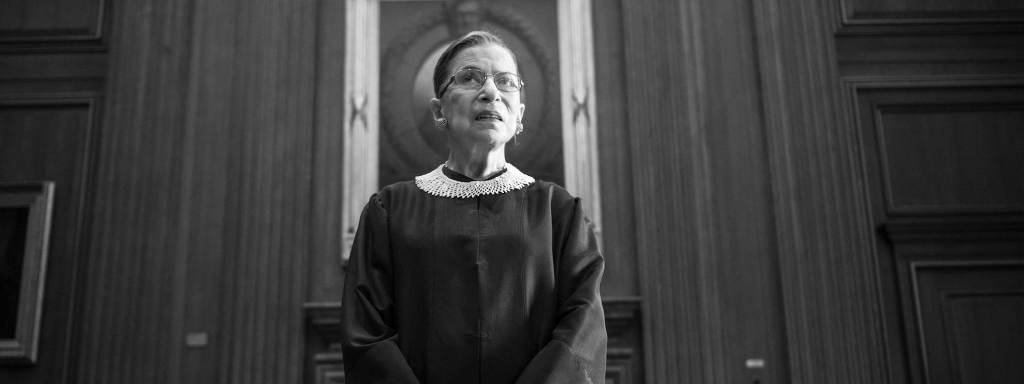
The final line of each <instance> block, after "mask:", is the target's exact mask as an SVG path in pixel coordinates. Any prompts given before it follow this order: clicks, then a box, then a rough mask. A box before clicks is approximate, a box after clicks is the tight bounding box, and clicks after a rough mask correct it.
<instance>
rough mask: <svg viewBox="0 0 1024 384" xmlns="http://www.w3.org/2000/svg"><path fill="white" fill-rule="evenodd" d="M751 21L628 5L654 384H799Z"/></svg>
mask: <svg viewBox="0 0 1024 384" xmlns="http://www.w3.org/2000/svg"><path fill="white" fill-rule="evenodd" d="M753 13H754V6H753V5H752V4H751V3H750V2H745V1H724V2H721V1H720V2H687V1H651V2H645V3H643V4H635V3H630V4H629V5H626V4H625V3H624V4H623V30H624V33H623V44H624V46H625V49H624V51H623V54H624V56H625V57H627V58H631V59H633V60H630V61H628V64H629V65H628V66H627V67H626V71H627V72H626V81H625V84H626V87H625V99H626V105H627V111H628V124H627V127H628V128H627V129H628V130H629V139H628V141H629V143H630V164H631V167H632V168H631V171H632V177H633V185H634V190H633V201H634V212H635V213H634V214H635V215H636V227H637V232H636V233H637V237H636V244H637V248H638V250H637V257H638V267H639V274H640V276H639V279H640V292H641V295H642V296H643V297H644V304H645V306H644V315H645V317H644V319H645V320H644V330H645V333H646V334H645V335H646V338H645V342H646V343H647V344H645V346H646V353H645V357H646V358H648V359H647V364H648V365H647V376H646V378H647V379H648V380H649V381H651V382H655V383H662V382H664V383H668V382H755V381H761V382H787V381H788V379H787V377H788V370H789V368H788V365H789V363H788V361H789V357H788V356H787V352H786V351H785V348H783V343H784V337H785V336H784V335H783V333H782V332H781V330H782V329H783V326H782V307H781V304H782V298H781V293H780V284H781V282H780V280H779V275H778V274H777V271H778V270H777V269H776V267H777V263H778V257H779V255H778V253H776V252H777V251H776V248H775V239H774V232H773V231H774V225H775V224H774V220H773V217H772V213H771V210H772V208H771V193H772V192H771V190H770V188H771V180H769V178H768V175H769V169H768V152H767V150H768V148H767V146H766V145H767V144H766V140H767V131H766V129H767V125H766V121H765V119H766V116H765V115H764V110H763V108H762V106H763V105H762V103H763V102H764V100H763V99H762V96H761V95H760V92H759V89H760V87H761V84H760V74H759V73H760V62H759V59H760V58H759V56H758V49H759V47H758V46H757V42H758V41H759V37H756V36H755V28H756V25H755V24H754V19H753V17H752V16H753ZM712 20H713V21H712ZM737 111H742V112H737ZM748 361H750V362H751V368H747V365H746V364H747V362H748ZM762 363H763V364H762Z"/></svg>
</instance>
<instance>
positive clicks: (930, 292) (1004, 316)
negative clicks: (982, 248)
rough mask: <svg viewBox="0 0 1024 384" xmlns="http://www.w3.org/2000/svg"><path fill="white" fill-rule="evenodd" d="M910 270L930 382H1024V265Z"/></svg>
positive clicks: (928, 265)
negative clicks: (1022, 323) (1023, 360)
mask: <svg viewBox="0 0 1024 384" xmlns="http://www.w3.org/2000/svg"><path fill="white" fill-rule="evenodd" d="M910 268H911V277H912V279H913V282H914V285H913V289H914V293H915V297H914V299H915V300H914V302H915V304H916V306H917V308H918V311H917V314H916V315H917V316H916V319H917V327H916V328H917V329H916V331H917V333H918V334H919V335H920V336H921V341H920V343H921V351H922V356H921V358H922V360H924V361H925V362H926V365H925V366H926V367H927V372H926V380H927V382H928V383H934V384H946V383H1015V382H1021V381H1024V369H1022V368H1021V367H1020V361H1019V359H1018V357H1019V356H1024V332H1021V330H1020V320H1021V319H1022V318H1024V262H1018V263H1015V264H1005V263H1004V264H996V263H983V262H978V261H972V262H961V263H949V262H946V263H942V262H938V263H936V262H915V263H912V264H911V266H910Z"/></svg>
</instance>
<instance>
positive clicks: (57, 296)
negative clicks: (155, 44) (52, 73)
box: [0, 93, 98, 384]
mask: <svg viewBox="0 0 1024 384" xmlns="http://www.w3.org/2000/svg"><path fill="white" fill-rule="evenodd" d="M97 97H98V96H97V95H96V94H92V93H50V94H45V93H32V94H10V93H8V94H4V95H3V96H0V181H52V182H54V185H55V191H54V207H53V218H52V220H53V222H52V226H51V228H50V240H49V251H48V260H47V266H48V268H47V270H46V272H45V276H44V278H45V280H46V286H45V288H44V289H43V294H44V296H43V301H42V318H41V326H40V328H39V335H38V337H39V350H38V356H37V359H36V361H35V363H34V365H33V366H30V367H4V368H2V369H0V379H2V380H3V381H5V382H6V381H10V382H18V383H27V384H28V383H55V382H56V383H59V382H64V380H66V378H67V377H68V375H70V372H71V371H70V366H71V365H72V364H71V363H72V358H73V356H74V351H73V350H71V349H70V346H71V345H73V342H74V339H73V337H74V333H73V329H74V328H73V327H74V326H75V321H76V320H77V319H76V315H77V311H76V309H75V308H76V305H77V303H76V300H75V298H76V297H77V295H78V294H79V292H77V291H76V287H77V282H78V281H79V279H80V275H79V274H80V271H79V266H80V265H81V264H82V263H83V262H84V260H85V258H86V255H85V253H84V252H83V251H82V247H83V245H84V244H86V242H85V241H84V239H83V238H82V232H83V231H85V230H86V228H83V221H84V220H85V219H86V218H87V217H88V216H87V207H88V205H87V202H88V198H89V189H88V187H89V185H91V180H90V175H91V174H92V162H91V161H90V160H91V156H90V151H91V150H92V148H93V143H94V142H95V140H96V138H95V134H96V132H95V125H96V123H97V118H98V112H97V110H96V109H97V107H98V100H97Z"/></svg>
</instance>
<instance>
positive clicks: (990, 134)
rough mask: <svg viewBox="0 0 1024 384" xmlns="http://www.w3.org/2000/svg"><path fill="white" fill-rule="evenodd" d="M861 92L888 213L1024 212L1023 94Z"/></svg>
mask: <svg viewBox="0 0 1024 384" xmlns="http://www.w3.org/2000/svg"><path fill="white" fill-rule="evenodd" d="M857 89H858V91H857V92H858V104H859V105H860V106H861V112H860V119H859V121H860V123H861V125H862V126H861V130H862V132H864V135H865V138H866V140H865V148H866V150H868V151H872V152H873V153H872V155H871V156H869V159H877V161H878V163H877V167H879V170H878V172H880V176H881V178H882V185H881V187H882V189H883V192H884V193H885V198H886V211H887V214H888V215H901V214H915V213H916V214H942V213H970V212H976V213H977V212H1024V170H1021V168H1020V167H1019V166H1018V165H1019V163H1020V160H1021V153H1024V132H1021V131H1020V130H1019V129H1018V128H1019V127H1020V126H1022V125H1024V99H1021V95H1022V94H1024V93H1022V91H1024V88H1020V87H1017V86H1013V85H1005V86H989V87H978V86H976V85H973V86H972V85H971V84H970V83H966V82H965V83H963V84H961V85H960V86H959V87H956V88H951V87H948V86H947V87H941V88H940V87H936V86H928V85H927V83H921V84H917V86H915V87H914V88H912V89H907V88H906V87H901V88H887V89H872V88H870V87H869V86H866V85H861V86H859V87H858V88H857ZM871 164H872V165H873V166H874V165H875V163H874V162H872V163H871Z"/></svg>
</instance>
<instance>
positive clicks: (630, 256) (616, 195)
mask: <svg viewBox="0 0 1024 384" xmlns="http://www.w3.org/2000/svg"><path fill="white" fill-rule="evenodd" d="M622 7H623V4H622V2H621V0H595V1H594V2H593V3H592V5H591V9H592V10H593V12H594V16H593V17H594V20H593V23H594V37H593V38H594V42H595V43H594V56H595V58H594V70H595V78H596V79H597V81H596V86H597V89H596V90H595V94H596V95H597V96H596V102H597V122H598V124H600V126H599V127H598V146H599V147H598V150H597V153H598V154H599V156H600V159H599V160H598V162H599V163H600V172H601V174H600V179H601V194H600V196H601V213H602V217H605V218H606V219H604V220H603V221H602V223H601V225H602V226H603V228H602V231H601V240H602V242H603V244H602V245H603V248H602V251H603V252H604V256H605V263H606V265H605V277H604V281H603V282H602V285H601V292H602V293H603V294H604V295H606V296H609V295H616V296H637V295H639V293H640V291H639V282H638V281H637V279H638V275H637V273H638V271H637V248H636V247H637V246H636V216H635V215H634V211H633V198H634V197H633V188H632V184H633V171H632V170H631V164H630V150H631V147H630V144H629V136H630V134H629V132H630V129H629V124H628V118H629V116H628V113H627V109H626V94H625V89H626V84H625V81H626V70H627V68H628V65H627V63H626V57H625V49H626V48H625V46H624V45H623V33H624V31H623V25H622V24H623V20H622Z"/></svg>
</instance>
